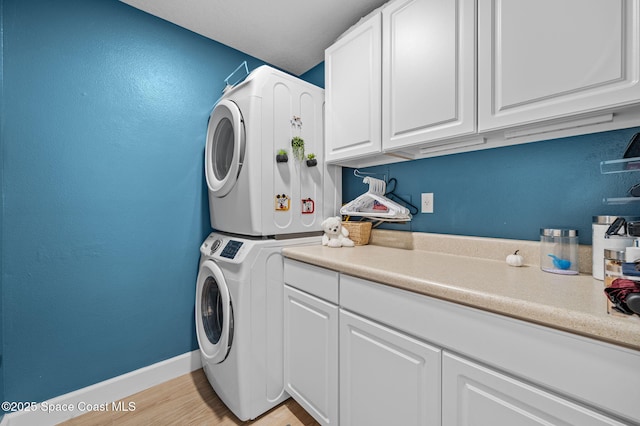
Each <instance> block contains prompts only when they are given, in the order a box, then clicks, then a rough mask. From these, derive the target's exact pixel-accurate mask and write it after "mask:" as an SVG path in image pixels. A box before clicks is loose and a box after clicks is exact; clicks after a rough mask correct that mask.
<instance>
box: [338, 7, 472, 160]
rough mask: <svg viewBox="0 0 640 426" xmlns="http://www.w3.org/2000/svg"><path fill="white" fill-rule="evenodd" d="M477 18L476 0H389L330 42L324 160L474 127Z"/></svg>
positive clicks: (397, 146)
mask: <svg viewBox="0 0 640 426" xmlns="http://www.w3.org/2000/svg"><path fill="white" fill-rule="evenodd" d="M475 21H476V20H475V1H474V0H456V1H449V0H394V1H392V2H390V3H389V4H387V5H386V6H384V8H383V9H382V11H378V12H376V13H374V14H373V15H372V16H371V17H369V18H368V19H366V20H365V21H364V22H362V23H361V24H359V25H358V26H356V27H355V28H353V29H352V30H350V32H348V33H347V34H345V35H344V36H343V37H342V38H341V39H339V40H338V41H337V42H336V43H335V44H333V45H332V46H331V47H329V48H328V49H327V50H326V52H325V88H326V92H325V96H326V142H325V146H326V159H327V161H329V162H336V161H337V160H346V159H353V158H363V157H367V156H369V157H371V156H372V155H376V154H381V153H384V152H390V153H391V155H394V154H393V152H392V151H394V150H398V149H400V148H404V147H411V146H416V145H420V146H424V145H425V143H427V145H428V142H430V141H434V140H441V139H446V138H450V137H452V136H461V135H467V134H471V133H474V132H475V130H476V114H475V108H476V102H475V93H476V88H475V81H476V78H475V34H476V31H475ZM400 155H404V154H403V153H400ZM410 155H411V154H410ZM407 158H409V157H405V159H407ZM389 161H392V160H389ZM396 161H397V160H396ZM343 163H344V162H343Z"/></svg>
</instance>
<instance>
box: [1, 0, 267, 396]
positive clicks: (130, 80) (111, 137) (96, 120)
mask: <svg viewBox="0 0 640 426" xmlns="http://www.w3.org/2000/svg"><path fill="white" fill-rule="evenodd" d="M2 20H3V31H4V34H3V40H4V50H3V64H4V70H3V86H4V93H3V97H2V120H3V121H2V122H3V127H2V129H1V131H2V133H1V135H0V136H1V140H2V147H1V148H2V160H1V161H2V172H3V182H2V188H3V194H2V195H3V200H4V212H3V216H2V217H1V218H2V234H1V235H0V237H1V241H2V248H3V250H2V275H1V276H2V299H3V300H2V302H3V305H4V310H3V312H2V314H3V317H4V320H5V321H4V324H3V328H4V330H3V332H4V333H3V336H2V337H3V338H4V345H3V351H2V356H3V358H2V359H3V362H2V366H3V372H4V385H5V386H4V388H5V393H4V395H2V396H3V398H0V399H3V400H10V401H39V400H44V399H47V398H51V397H54V396H57V395H60V394H63V393H66V392H69V391H72V390H75V389H78V388H82V387H84V386H87V385H90V384H93V383H96V382H99V381H102V380H105V379H108V378H111V377H114V376H116V375H119V374H123V373H126V372H129V371H132V370H134V369H137V368H140V367H144V366H147V365H149V364H152V363H155V362H158V361H161V360H164V359H168V358H170V357H173V356H176V355H179V354H183V353H185V352H188V351H191V350H194V349H197V341H196V338H195V333H194V320H193V317H194V313H193V306H194V297H195V279H196V275H197V265H198V256H199V251H198V248H199V245H200V243H201V242H202V241H203V240H204V238H205V237H206V235H207V234H208V233H209V232H210V228H209V221H208V220H209V219H208V218H209V217H208V206H207V203H206V190H205V183H204V178H203V150H204V143H205V134H206V124H207V119H208V115H209V113H210V111H211V108H212V106H213V104H214V102H215V101H216V99H217V98H218V97H219V96H220V94H221V90H222V88H223V86H224V83H223V79H224V78H225V77H226V76H227V75H228V74H229V73H230V72H231V71H233V70H234V69H235V68H236V66H237V65H238V64H239V63H240V62H241V61H243V60H247V61H248V62H249V68H250V69H253V68H255V67H257V66H259V65H261V64H262V62H260V61H258V60H256V59H254V58H252V57H248V56H247V55H245V54H243V53H241V52H238V51H236V50H233V49H231V48H228V47H226V46H223V45H221V44H219V43H216V42H213V41H211V40H208V39H206V38H203V37H200V36H197V35H195V34H193V33H191V32H189V31H186V30H184V29H181V28H179V27H177V26H174V25H172V24H169V23H167V22H165V21H163V20H160V19H157V18H154V17H152V16H150V15H148V14H146V13H143V12H141V11H138V10H136V9H134V8H132V7H130V6H128V5H126V4H124V3H121V2H119V1H117V0H90V1H87V0H61V1H55V2H52V1H49V0H4V2H3V3H2Z"/></svg>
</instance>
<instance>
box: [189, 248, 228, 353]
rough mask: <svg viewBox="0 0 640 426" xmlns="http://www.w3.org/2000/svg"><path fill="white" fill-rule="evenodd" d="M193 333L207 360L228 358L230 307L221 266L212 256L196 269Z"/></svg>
mask: <svg viewBox="0 0 640 426" xmlns="http://www.w3.org/2000/svg"><path fill="white" fill-rule="evenodd" d="M196 335H197V337H198V344H199V345H200V351H201V352H202V353H203V355H204V356H205V357H206V358H208V359H209V360H210V361H212V362H214V363H220V362H222V361H224V360H225V358H227V355H228V354H229V350H231V342H232V340H233V309H232V307H231V297H230V296H229V288H228V287H227V284H226V282H225V279H224V275H223V274H222V270H221V269H220V267H219V266H218V265H216V264H215V262H214V261H212V260H206V261H205V262H204V263H203V264H202V266H201V267H200V272H199V273H198V280H197V286H196Z"/></svg>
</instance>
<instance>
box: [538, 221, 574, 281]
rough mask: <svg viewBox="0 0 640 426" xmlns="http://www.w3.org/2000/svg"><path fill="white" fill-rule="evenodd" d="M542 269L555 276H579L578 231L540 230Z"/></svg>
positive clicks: (560, 229)
mask: <svg viewBox="0 0 640 426" xmlns="http://www.w3.org/2000/svg"><path fill="white" fill-rule="evenodd" d="M540 268H541V269H542V270H543V271H545V272H551V273H554V274H563V275H576V274H578V230H576V229H562V228H542V229H540Z"/></svg>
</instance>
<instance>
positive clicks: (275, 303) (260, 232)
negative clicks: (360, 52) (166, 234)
mask: <svg viewBox="0 0 640 426" xmlns="http://www.w3.org/2000/svg"><path fill="white" fill-rule="evenodd" d="M323 109H324V90H323V89H321V88H319V87H316V86H314V85H312V84H309V83H307V82H304V81H302V80H300V79H298V78H295V77H293V76H290V75H288V74H285V73H283V72H280V71H278V70H276V69H273V68H271V67H268V66H262V67H259V68H257V69H255V70H254V71H253V72H251V73H250V74H249V75H248V76H247V78H246V79H245V80H244V81H243V82H242V83H240V84H238V85H237V86H235V87H233V88H232V89H230V90H228V91H226V92H225V93H224V94H223V96H222V98H221V99H220V100H219V101H218V102H217V103H216V105H215V107H214V109H213V111H212V113H211V116H210V117H209V124H208V129H207V143H206V150H205V174H206V180H207V185H208V189H209V191H208V192H209V213H210V217H211V227H212V228H213V229H214V230H215V231H214V232H213V233H211V235H209V237H208V238H207V239H206V240H205V241H204V242H203V243H202V245H201V247H200V253H201V256H200V267H199V272H198V278H197V284H196V306H195V307H196V309H195V311H196V334H197V337H198V344H199V346H200V353H201V356H202V364H203V369H204V372H205V374H206V376H207V378H208V379H209V382H210V383H211V385H212V386H213V388H214V390H215V391H216V393H217V394H218V396H219V397H220V399H221V400H222V401H223V402H224V403H225V404H226V405H227V407H229V408H230V409H231V411H233V413H234V414H235V415H236V416H237V417H238V418H239V419H240V420H248V419H253V418H255V417H257V416H259V415H260V414H262V413H264V412H266V411H267V410H269V409H270V408H272V407H274V406H275V405H277V404H279V403H280V402H282V401H284V400H285V399H287V398H288V397H289V395H288V394H287V393H286V392H285V390H284V354H283V352H284V342H283V340H284V331H283V329H284V317H283V304H284V294H283V293H284V286H283V282H284V278H283V259H282V255H281V249H282V248H283V247H287V246H296V245H308V244H320V242H321V234H322V228H321V222H322V220H323V219H324V218H325V217H329V216H335V215H337V214H338V211H339V209H340V202H341V195H342V194H341V170H340V168H339V167H337V166H328V165H326V164H324V161H323V155H324V137H323V130H324V129H323V127H324V123H323V115H324V110H323ZM295 136H298V137H301V138H302V139H303V140H304V147H305V150H306V152H307V153H311V152H312V153H314V154H315V156H316V159H317V160H318V161H317V166H314V167H309V166H307V165H306V163H305V162H304V161H297V160H295V159H294V158H292V156H291V155H290V156H289V160H288V161H287V162H276V153H277V152H278V151H279V150H280V149H286V150H287V151H289V153H291V150H292V149H291V140H292V138H293V137H295Z"/></svg>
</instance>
